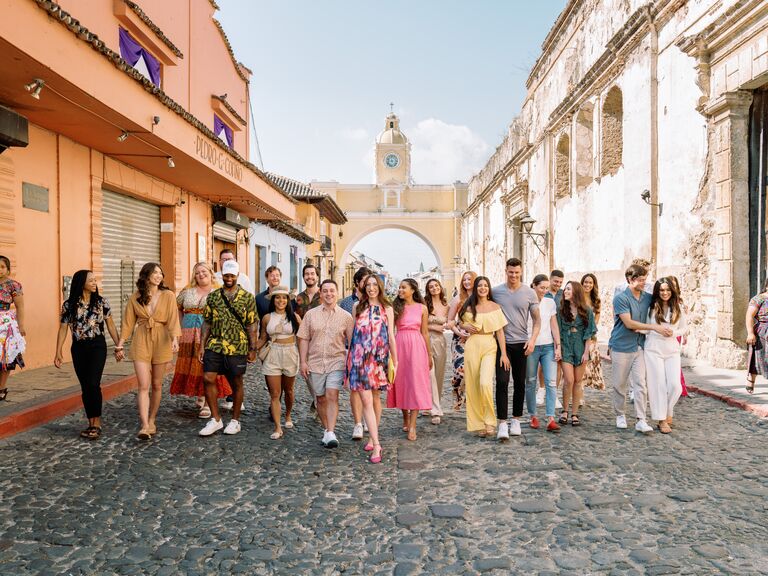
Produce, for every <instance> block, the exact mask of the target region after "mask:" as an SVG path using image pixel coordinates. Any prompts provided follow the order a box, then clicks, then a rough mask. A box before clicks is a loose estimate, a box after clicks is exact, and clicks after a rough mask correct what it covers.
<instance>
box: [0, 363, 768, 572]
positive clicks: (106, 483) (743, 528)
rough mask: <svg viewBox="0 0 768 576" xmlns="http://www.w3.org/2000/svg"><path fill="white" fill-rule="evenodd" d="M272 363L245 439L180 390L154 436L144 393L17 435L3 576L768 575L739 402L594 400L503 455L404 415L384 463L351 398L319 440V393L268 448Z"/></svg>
mask: <svg viewBox="0 0 768 576" xmlns="http://www.w3.org/2000/svg"><path fill="white" fill-rule="evenodd" d="M607 370H608V371H610V367H609V366H608V367H607ZM256 372H257V370H256V369H255V368H251V370H250V374H251V376H250V378H249V387H248V392H247V403H246V404H247V411H246V412H245V415H244V417H243V419H242V420H243V432H242V433H241V434H240V435H238V436H233V437H228V436H223V435H221V434H218V435H216V436H214V437H212V438H208V439H202V438H198V436H197V431H198V429H199V428H200V427H201V425H202V421H200V420H198V419H197V418H196V414H195V413H194V411H193V410H192V402H191V401H188V400H187V399H179V398H173V399H170V398H166V399H165V401H164V404H163V407H162V409H161V413H160V418H159V420H158V427H159V429H160V433H159V435H158V436H157V437H156V438H155V439H153V440H152V441H150V442H148V443H146V444H143V443H139V442H138V441H136V440H135V439H134V434H135V432H136V425H135V408H134V401H135V397H134V395H133V394H128V395H125V396H123V397H121V398H120V399H118V400H117V401H114V402H111V403H110V404H109V405H108V406H107V408H106V413H105V423H106V428H105V434H104V436H103V438H102V439H101V440H100V441H97V442H87V441H83V440H80V439H79V438H78V437H77V431H78V430H79V429H80V428H81V426H82V421H81V416H80V414H78V415H76V416H70V417H67V418H64V419H61V420H59V421H57V422H55V423H52V424H49V425H47V426H44V427H42V428H38V429H36V430H34V431H31V432H27V433H25V434H21V435H18V436H16V437H14V438H13V439H10V440H5V441H3V442H2V443H0V458H1V459H2V463H3V464H2V471H1V472H0V490H1V491H2V502H3V506H2V510H1V511H0V527H1V528H2V537H1V538H2V539H1V540H0V574H165V575H171V574H185V575H194V574H223V573H230V572H231V573H242V574H337V573H342V572H343V573H349V574H363V573H365V574H392V573H395V574H418V573H431V574H476V573H494V572H495V573H497V574H506V573H523V572H526V573H530V574H545V573H553V574H556V573H562V574H710V573H734V574H735V573H739V574H758V573H768V526H766V523H765V517H766V508H767V506H766V502H768V480H766V479H767V478H768V462H766V458H765V445H766V439H767V438H768V426H767V424H768V422H766V421H760V420H758V419H757V418H755V417H754V416H752V415H749V414H747V413H744V412H742V411H739V410H737V409H734V408H729V407H727V406H725V405H724V404H722V403H719V402H716V401H714V400H710V399H707V398H703V397H697V398H695V399H692V400H682V401H681V403H680V404H679V410H678V414H677V418H676V420H675V422H676V429H675V432H674V433H673V434H672V435H670V436H663V435H661V434H659V433H658V432H655V433H654V434H652V435H650V436H649V437H642V436H641V435H640V434H637V433H635V432H634V431H633V430H631V429H630V430H625V431H618V430H616V429H615V428H614V419H613V416H612V414H611V412H610V410H609V408H608V402H607V395H606V393H605V392H597V391H589V392H588V394H587V404H588V405H587V406H586V407H585V409H584V425H583V426H582V427H581V428H579V429H576V428H571V427H570V426H569V427H567V428H566V429H564V430H563V432H562V433H560V434H559V435H554V434H551V433H547V432H544V431H543V430H531V429H529V428H528V426H527V424H524V425H523V436H522V437H521V438H513V439H512V441H511V442H509V443H508V444H504V445H499V444H497V443H496V442H495V441H491V440H481V439H477V438H473V437H470V436H469V435H468V434H467V433H466V432H465V431H464V420H463V416H459V415H448V417H447V418H446V419H445V420H444V423H443V424H442V425H440V426H432V425H430V424H429V420H428V419H427V418H422V419H420V422H419V425H420V429H419V433H420V435H419V440H418V441H417V442H415V443H410V442H407V441H406V440H405V438H404V437H403V434H402V432H400V426H399V425H400V415H399V413H395V412H394V411H391V410H390V411H385V417H384V425H383V428H384V432H383V434H384V437H383V445H384V464H383V465H380V466H376V465H371V464H369V463H367V461H366V459H365V453H364V452H363V450H362V444H361V443H355V442H352V441H351V440H348V438H349V434H350V432H351V421H350V419H349V413H348V409H347V406H348V404H347V403H346V396H345V401H344V406H343V409H342V418H341V423H340V426H339V428H338V430H339V431H341V432H342V433H343V434H340V437H341V438H342V442H341V446H340V447H339V449H337V450H326V449H324V448H323V447H322V446H321V445H320V443H319V439H320V436H321V433H320V431H319V428H318V425H316V424H315V423H314V422H313V421H312V420H311V419H310V418H309V417H308V416H307V403H306V388H305V387H304V384H303V382H297V392H298V397H299V404H298V406H297V410H296V416H295V419H296V423H297V426H296V428H295V429H294V430H287V431H286V436H285V438H284V439H283V440H282V441H272V440H270V439H269V433H270V432H271V426H270V424H269V422H268V420H267V415H266V414H267V413H266V396H267V395H266V392H265V391H264V388H263V384H262V382H263V381H262V379H261V377H260V376H259V377H255V376H254V375H255V374H256ZM449 402H450V399H449V397H448V395H447V394H446V396H445V397H444V399H443V404H444V405H449ZM226 419H227V418H225V420H226Z"/></svg>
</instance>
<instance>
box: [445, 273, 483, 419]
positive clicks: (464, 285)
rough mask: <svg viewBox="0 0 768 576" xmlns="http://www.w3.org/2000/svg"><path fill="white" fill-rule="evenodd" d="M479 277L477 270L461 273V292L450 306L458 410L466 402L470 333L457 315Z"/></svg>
mask: <svg viewBox="0 0 768 576" xmlns="http://www.w3.org/2000/svg"><path fill="white" fill-rule="evenodd" d="M475 278H477V272H472V271H471V270H469V271H467V272H464V274H462V275H461V282H460V284H459V292H458V294H457V295H456V296H455V297H454V298H453V300H452V301H451V304H450V306H449V307H448V325H447V326H448V328H449V329H450V330H451V332H453V344H452V347H451V361H452V363H453V378H451V385H452V387H453V410H454V412H455V411H458V410H461V409H462V408H464V403H465V402H466V394H465V386H464V344H466V342H467V338H468V337H469V334H468V333H467V332H464V330H462V329H461V328H459V324H461V322H458V318H457V317H456V315H457V314H458V312H459V309H460V308H461V307H462V306H463V305H464V302H466V300H467V298H469V295H470V293H471V292H472V286H473V285H474V283H475Z"/></svg>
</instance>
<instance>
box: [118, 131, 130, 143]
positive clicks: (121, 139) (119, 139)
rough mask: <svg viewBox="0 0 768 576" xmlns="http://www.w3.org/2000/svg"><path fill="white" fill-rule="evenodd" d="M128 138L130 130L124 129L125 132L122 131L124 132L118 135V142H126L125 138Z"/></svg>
mask: <svg viewBox="0 0 768 576" xmlns="http://www.w3.org/2000/svg"><path fill="white" fill-rule="evenodd" d="M127 138H128V132H126V131H123V133H122V134H120V136H118V137H117V141H118V142H125V140H126V139H127Z"/></svg>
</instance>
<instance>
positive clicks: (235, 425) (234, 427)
mask: <svg viewBox="0 0 768 576" xmlns="http://www.w3.org/2000/svg"><path fill="white" fill-rule="evenodd" d="M238 432H240V422H238V421H237V420H235V419H232V420H230V421H229V424H227V427H226V428H224V434H237V433H238Z"/></svg>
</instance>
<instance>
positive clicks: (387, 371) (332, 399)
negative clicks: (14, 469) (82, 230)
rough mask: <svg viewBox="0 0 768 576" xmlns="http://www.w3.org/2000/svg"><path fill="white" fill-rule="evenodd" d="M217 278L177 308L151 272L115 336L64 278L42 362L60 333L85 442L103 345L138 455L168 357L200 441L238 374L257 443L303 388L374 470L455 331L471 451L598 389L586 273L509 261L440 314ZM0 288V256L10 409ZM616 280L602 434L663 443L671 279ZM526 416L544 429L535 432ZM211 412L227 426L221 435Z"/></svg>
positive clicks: (416, 411) (594, 314)
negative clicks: (110, 348)
mask: <svg viewBox="0 0 768 576" xmlns="http://www.w3.org/2000/svg"><path fill="white" fill-rule="evenodd" d="M219 270H220V271H219V272H217V273H214V270H213V268H212V267H211V266H210V265H209V264H207V263H205V262H200V263H198V264H196V265H195V266H194V268H193V270H192V279H191V281H190V283H189V285H188V286H187V287H186V288H184V289H183V290H182V291H181V292H180V293H179V294H178V295H174V294H173V292H172V291H171V290H169V289H168V288H167V287H166V286H165V285H164V282H163V279H164V276H163V271H162V269H161V267H160V265H159V264H157V263H154V262H150V263H147V264H145V265H144V266H143V267H142V269H141V271H140V273H139V278H138V280H137V282H136V288H137V289H136V291H135V292H134V293H133V294H132V295H131V297H130V299H129V301H128V303H127V305H126V307H125V310H124V312H123V315H122V325H121V330H120V332H119V333H118V330H117V328H116V326H115V323H114V321H113V316H112V310H111V307H110V304H109V302H108V301H107V300H106V299H105V298H104V297H103V296H101V295H100V294H99V291H98V286H97V282H96V278H95V276H94V274H93V272H91V271H90V270H80V271H78V272H76V273H75V274H74V276H73V277H72V283H71V288H70V292H69V296H68V298H67V299H66V300H65V301H64V302H63V305H62V308H61V315H60V328H59V333H58V338H57V343H56V351H55V358H54V364H55V365H56V366H57V367H61V365H62V363H63V361H64V354H63V346H64V343H65V340H66V338H67V334H68V333H69V334H71V337H72V344H71V356H72V361H73V364H74V369H75V373H76V375H77V378H78V380H79V382H80V385H81V388H82V398H83V405H84V408H85V414H86V417H87V419H88V426H87V427H86V428H85V429H84V430H82V432H81V433H80V435H81V436H82V437H83V438H87V439H96V438H99V437H100V435H101V432H102V422H101V411H102V396H101V377H102V372H103V370H104V365H105V362H106V358H107V344H106V339H105V333H106V332H108V333H109V335H110V337H111V338H112V340H113V342H114V355H115V358H116V360H117V361H121V360H123V359H124V358H125V348H126V342H127V341H129V340H130V342H131V346H130V354H131V359H132V360H133V364H134V367H135V373H136V378H137V382H138V393H137V406H138V416H139V431H138V433H137V437H138V438H139V439H142V440H147V439H150V438H152V436H154V435H155V434H156V433H157V414H158V410H159V407H160V402H161V398H162V386H163V379H164V377H165V375H166V373H167V371H168V368H169V363H170V362H172V360H173V357H174V355H176V364H175V371H174V375H173V380H172V382H171V385H170V392H171V394H174V395H184V396H189V397H192V398H195V402H196V409H197V410H198V414H199V417H200V418H202V419H206V420H207V423H206V424H205V426H204V427H203V428H202V429H201V430H200V431H199V435H200V436H211V435H213V434H215V433H217V432H219V431H223V433H224V434H228V435H231V434H237V433H238V432H240V430H241V423H240V416H241V412H242V410H243V408H244V386H243V376H244V375H245V373H246V370H247V368H248V365H249V364H253V363H255V362H256V361H257V360H258V361H259V362H260V370H261V374H262V375H263V376H264V378H265V381H266V387H267V390H268V392H269V403H270V410H269V418H270V421H271V422H272V423H273V429H272V431H271V434H270V438H272V439H273V440H279V439H281V438H282V437H283V436H284V434H285V430H286V429H287V430H291V429H293V428H294V417H293V406H294V395H295V392H294V383H295V379H296V377H297V375H299V374H300V375H301V377H302V378H303V380H304V381H305V382H306V385H307V392H308V394H309V395H310V397H311V399H312V402H311V408H310V411H311V413H312V415H313V416H314V417H315V418H316V419H317V420H318V421H319V424H320V427H321V429H322V439H321V442H322V444H323V445H324V446H325V447H327V448H336V447H337V446H338V445H339V438H338V436H337V434H336V425H337V419H338V415H339V393H340V391H341V390H342V389H343V388H347V389H348V390H349V392H350V411H351V414H352V419H353V422H354V426H353V429H352V434H351V437H352V439H354V440H363V439H364V438H365V435H366V433H367V435H368V436H367V440H366V442H365V443H364V449H365V451H366V452H368V453H369V456H368V459H369V461H370V462H372V463H379V462H381V461H382V446H381V437H380V433H379V430H380V423H381V415H382V410H383V406H384V404H383V403H384V402H386V407H387V408H394V409H398V410H400V411H401V414H402V430H403V433H404V434H405V435H406V437H407V439H408V440H411V441H415V440H416V439H417V423H418V421H419V415H426V416H429V418H430V422H431V424H433V425H440V424H441V423H442V419H443V417H444V412H443V409H442V406H441V398H442V396H443V382H444V380H445V376H446V375H445V369H446V365H447V364H448V344H447V340H446V337H445V334H444V332H445V331H450V332H452V343H451V345H450V348H451V359H450V366H451V367H452V371H453V374H452V377H451V379H450V381H451V385H452V399H453V410H454V412H456V411H462V410H463V411H465V413H466V429H467V431H469V432H471V433H474V434H476V435H477V436H480V437H495V438H497V439H498V440H499V441H507V440H509V438H510V436H517V435H520V434H521V420H522V418H523V411H524V409H526V410H527V413H528V420H527V423H528V426H529V427H530V428H531V429H539V428H542V427H543V428H545V429H546V430H547V431H549V432H559V431H560V430H561V429H562V427H563V426H564V425H566V424H570V425H571V426H580V425H582V410H583V407H584V386H588V387H593V388H596V389H601V390H602V389H605V383H604V380H603V372H602V368H601V361H602V356H601V352H600V350H599V348H598V346H597V330H598V329H597V326H598V324H599V319H600V314H601V308H602V300H601V296H600V290H599V287H598V279H597V277H596V276H595V275H594V274H585V275H584V276H583V277H582V278H581V280H569V281H565V278H564V274H563V273H562V272H561V271H559V270H553V271H552V272H551V274H550V275H549V276H547V275H546V274H538V275H536V276H535V277H534V278H533V281H532V283H531V285H530V286H527V285H525V284H523V282H522V275H523V269H522V263H521V262H520V260H518V259H515V258H510V259H509V260H507V261H506V267H505V272H506V281H505V282H504V283H502V284H500V285H498V286H491V282H490V280H489V279H488V278H486V277H485V276H478V275H477V274H476V273H474V272H472V271H467V272H465V273H463V274H462V275H461V277H460V282H459V286H458V287H457V288H456V289H455V290H454V296H453V298H452V299H451V300H450V301H449V299H448V297H447V295H446V291H445V289H444V287H443V286H442V284H441V283H440V281H439V280H438V279H435V278H433V279H431V280H429V281H428V282H427V284H426V289H425V294H423V295H422V293H421V291H420V289H419V286H418V284H417V282H416V281H415V280H413V279H405V280H403V281H402V282H401V283H400V285H399V287H398V290H397V295H396V297H394V298H393V299H392V300H390V298H389V297H388V296H387V294H386V292H385V289H384V285H383V283H382V279H381V278H380V276H378V275H377V274H374V273H372V272H371V271H370V270H368V269H366V268H361V269H359V270H358V271H357V272H356V273H355V275H354V279H353V280H354V291H353V293H352V294H351V295H350V296H348V297H346V298H344V299H342V300H339V291H338V286H337V284H336V282H335V281H333V280H331V279H326V280H322V281H321V280H320V278H319V275H318V269H317V268H316V267H315V266H313V265H312V264H308V265H306V266H305V267H304V269H303V271H302V274H303V280H304V284H305V286H306V288H305V290H304V291H303V292H301V293H300V294H298V295H296V296H295V298H294V297H292V294H291V292H290V291H289V290H288V288H287V287H285V286H283V285H282V284H281V273H280V270H279V269H278V268H277V267H275V266H271V267H269V268H268V269H267V270H266V272H265V279H266V282H267V288H266V289H265V290H264V291H263V292H260V293H258V294H256V295H254V293H253V290H252V286H251V282H250V279H249V278H248V277H247V276H246V275H244V274H243V273H241V272H240V269H239V265H238V263H237V262H236V259H235V255H234V254H233V253H232V251H230V250H223V251H222V252H221V254H220V260H219ZM10 274H11V263H10V260H9V259H8V258H6V257H4V256H0V399H4V398H5V396H6V395H7V386H6V383H7V378H8V374H9V371H11V370H13V369H15V368H16V367H23V365H24V362H23V352H24V350H25V345H26V341H25V335H26V333H25V329H24V301H23V290H22V286H21V284H20V283H19V282H18V281H16V280H13V279H11V277H10ZM625 278H626V282H625V283H623V284H621V285H619V286H616V287H615V289H614V294H613V307H612V310H613V325H612V329H611V333H610V339H609V341H608V350H607V354H608V355H609V356H610V359H611V362H612V382H611V384H612V386H611V388H612V392H611V393H610V394H611V403H612V406H613V410H614V413H615V417H616V427H617V428H622V429H623V428H627V427H628V424H627V416H626V407H627V401H628V399H629V401H630V403H632V404H633V406H634V412H635V423H634V428H635V430H637V431H638V432H641V433H644V434H647V433H651V432H653V427H652V426H651V422H656V424H657V426H658V429H659V430H660V431H661V432H662V433H670V432H671V431H672V426H673V415H674V408H675V405H676V403H677V401H678V399H679V398H680V396H681V395H686V394H687V392H686V388H685V380H684V378H683V375H682V370H681V365H680V354H681V346H682V345H683V344H684V343H685V338H686V335H687V333H688V323H687V319H686V307H685V305H684V303H683V301H682V298H681V296H680V286H679V283H678V281H677V279H676V278H675V277H673V276H667V277H663V278H659V279H658V280H657V281H656V282H655V283H651V282H649V281H648V263H647V262H646V261H643V260H635V261H633V263H632V264H631V265H630V266H629V267H628V268H627V269H626V272H625ZM766 300H768V286H766V289H765V290H764V291H763V292H762V293H761V294H758V295H756V296H755V297H754V298H753V299H752V300H751V301H750V303H749V306H748V311H747V315H746V327H747V334H748V338H747V344H748V346H749V348H748V350H749V372H748V379H747V390H748V391H749V392H752V391H753V390H754V384H755V376H756V374H763V375H766V374H768V357H767V356H768V355H767V353H766V350H767V349H768V307H766V306H764V304H765V302H766ZM510 379H511V381H512V413H511V416H510V414H509V383H510ZM558 387H560V388H561V389H562V395H561V397H558ZM382 392H384V393H385V394H386V399H385V400H382V397H381V394H382ZM540 406H543V407H544V422H540V420H539V417H538V408H539V407H540ZM222 410H227V411H231V418H230V419H229V421H228V423H227V425H226V426H225V425H224V423H223V421H222ZM558 411H559V413H558Z"/></svg>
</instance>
